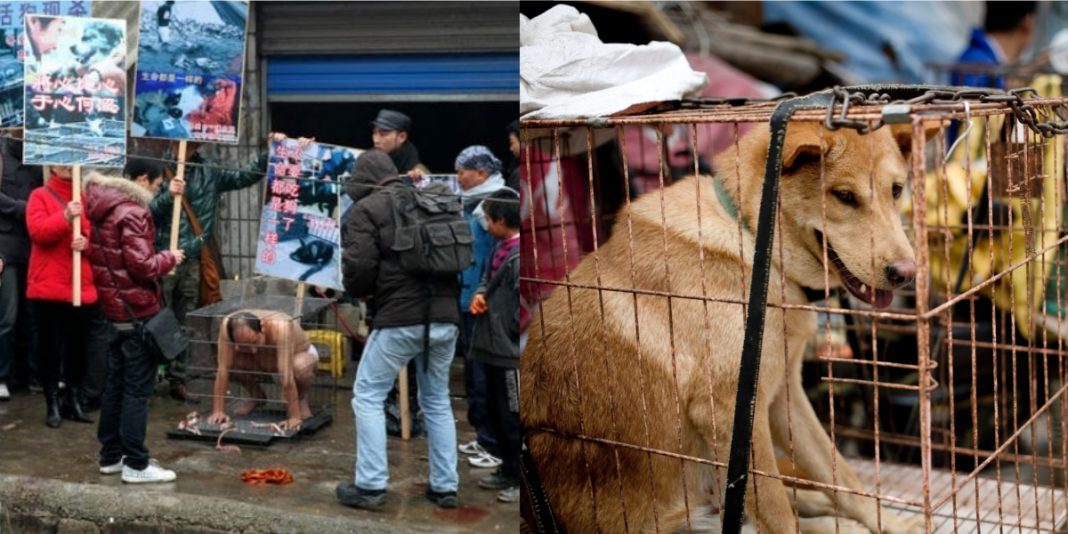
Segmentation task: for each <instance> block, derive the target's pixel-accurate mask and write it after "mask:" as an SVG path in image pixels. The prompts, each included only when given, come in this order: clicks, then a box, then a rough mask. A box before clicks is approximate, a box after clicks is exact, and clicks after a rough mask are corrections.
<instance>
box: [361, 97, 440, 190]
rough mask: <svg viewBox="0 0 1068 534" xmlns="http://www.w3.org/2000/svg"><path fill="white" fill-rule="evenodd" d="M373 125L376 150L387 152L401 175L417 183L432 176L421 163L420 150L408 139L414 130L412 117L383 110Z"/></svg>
mask: <svg viewBox="0 0 1068 534" xmlns="http://www.w3.org/2000/svg"><path fill="white" fill-rule="evenodd" d="M371 125H372V126H373V128H372V130H371V136H372V139H373V140H374V144H375V150H378V151H381V152H385V153H386V154H387V155H388V156H389V159H391V160H393V165H394V166H396V167H397V171H398V172H399V173H400V174H405V175H407V176H408V178H410V179H412V180H413V181H416V182H418V181H419V180H420V179H422V177H423V175H424V174H430V169H427V168H426V165H423V164H422V162H420V161H419V149H417V148H415V145H414V144H412V142H411V140H410V139H408V132H409V131H410V130H411V128H412V119H411V117H409V116H407V115H405V114H403V113H401V112H399V111H394V110H392V109H383V110H380V111H379V112H378V116H377V117H375V120H373V121H371Z"/></svg>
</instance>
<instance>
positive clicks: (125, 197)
mask: <svg viewBox="0 0 1068 534" xmlns="http://www.w3.org/2000/svg"><path fill="white" fill-rule="evenodd" d="M150 200H152V193H150V192H149V191H148V190H146V189H145V188H143V187H141V186H139V185H137V184H136V183H134V182H132V181H130V180H126V179H123V178H107V177H104V176H100V175H93V176H91V177H90V178H89V180H88V182H87V184H86V193H85V215H86V217H87V218H88V219H89V221H90V222H91V223H92V225H93V246H92V247H90V249H89V262H90V263H91V264H92V266H93V280H94V282H95V283H96V287H97V291H98V292H99V293H100V302H101V303H102V304H103V307H104V314H105V315H107V317H108V319H109V320H111V321H113V322H120V323H128V322H130V314H129V312H127V310H126V307H125V306H124V305H123V301H125V302H126V303H127V304H129V305H130V308H132V310H133V313H134V315H136V316H137V318H138V319H144V318H147V317H151V316H153V315H155V314H156V313H157V312H158V311H159V310H160V307H161V306H162V302H161V296H160V291H159V290H158V286H157V281H158V280H159V279H160V278H161V277H163V275H164V274H167V273H168V272H170V270H171V269H173V268H174V266H175V264H176V263H177V261H176V258H175V256H174V254H173V253H171V252H170V251H164V252H159V253H157V252H156V247H155V243H154V241H155V238H156V225H155V223H153V222H152V214H151V213H150V212H149V211H148V203H149V201H150ZM109 266H110V267H111V269H110V271H109V270H108V267H109Z"/></svg>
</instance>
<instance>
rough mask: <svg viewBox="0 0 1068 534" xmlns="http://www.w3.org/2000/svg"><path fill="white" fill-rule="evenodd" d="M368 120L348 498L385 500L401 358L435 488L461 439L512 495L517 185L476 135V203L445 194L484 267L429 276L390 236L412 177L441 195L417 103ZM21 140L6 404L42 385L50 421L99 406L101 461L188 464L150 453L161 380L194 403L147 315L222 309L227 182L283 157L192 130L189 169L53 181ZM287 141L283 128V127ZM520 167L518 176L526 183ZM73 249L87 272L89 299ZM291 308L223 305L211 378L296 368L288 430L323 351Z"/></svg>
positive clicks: (516, 444) (3, 313) (7, 222)
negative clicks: (453, 393)
mask: <svg viewBox="0 0 1068 534" xmlns="http://www.w3.org/2000/svg"><path fill="white" fill-rule="evenodd" d="M371 126H372V128H373V140H374V148H375V149H374V150H369V151H366V152H364V153H363V154H361V155H360V156H359V157H358V159H357V161H356V163H355V166H354V169H353V171H352V174H351V177H350V178H349V181H348V182H347V183H346V184H344V190H345V193H346V194H348V195H349V196H350V197H351V198H352V200H353V201H354V205H353V207H352V208H351V209H349V211H348V212H346V213H344V214H342V217H343V221H342V225H343V228H344V230H343V232H342V246H343V249H344V252H343V263H342V272H343V275H344V285H345V288H346V290H347V297H349V298H354V299H366V301H367V302H368V304H369V307H370V308H371V309H372V310H373V314H372V315H371V316H370V317H371V319H370V325H369V326H370V335H369V336H368V338H367V340H366V344H365V347H364V349H363V352H362V355H360V359H359V360H360V361H359V366H358V368H357V374H356V380H355V383H354V386H353V400H352V406H353V410H354V412H355V417H356V428H357V435H356V444H357V446H356V470H355V473H354V475H353V476H352V477H351V479H350V480H347V481H346V482H343V483H341V484H339V486H338V488H337V498H338V500H339V501H340V502H341V503H342V504H344V505H347V506H353V507H357V508H366V509H374V508H378V507H381V506H382V505H383V504H384V503H385V501H386V488H387V483H388V477H389V473H388V462H387V459H386V440H387V438H386V436H387V430H390V432H389V433H393V430H394V429H393V428H392V426H397V425H387V419H389V418H390V417H392V418H393V419H396V417H395V414H396V413H397V411H396V410H391V406H390V403H389V402H387V398H388V397H390V391H391V389H393V388H394V385H395V382H396V379H397V376H398V373H399V371H400V369H401V368H403V367H405V366H409V365H410V366H411V367H410V368H411V373H410V375H411V377H412V382H413V383H412V386H413V387H412V388H411V389H412V400H413V402H414V403H415V405H417V406H418V407H419V408H420V412H421V413H419V414H418V416H417V417H416V420H417V421H421V424H422V425H423V426H424V428H425V432H426V434H427V438H428V442H429V449H430V454H429V459H430V462H429V463H430V477H429V483H428V485H427V491H426V496H427V498H428V499H429V500H430V501H432V502H434V503H435V504H437V505H438V506H440V507H444V508H451V507H456V506H457V505H458V496H457V490H458V480H459V477H458V470H457V469H458V468H457V462H458V457H459V454H460V453H462V454H464V455H466V456H467V458H468V461H469V462H470V463H471V465H473V466H476V467H484V468H494V469H495V470H494V471H492V472H491V473H490V474H488V475H487V476H485V477H483V478H482V479H480V480H479V482H478V485H479V486H480V487H482V488H484V489H487V490H495V491H497V492H498V494H497V497H498V499H499V500H501V501H503V502H515V501H517V500H518V497H519V488H518V486H519V483H518V480H519V468H518V459H519V450H520V441H519V440H520V434H519V396H518V367H519V346H518V343H519V292H518V284H519V282H518V280H519V194H518V192H517V190H516V189H515V188H514V187H509V186H508V185H506V180H505V176H504V175H503V174H502V173H503V172H504V168H503V165H502V163H501V160H500V159H498V158H497V157H496V156H495V155H494V154H493V153H492V152H491V151H490V150H489V149H488V148H486V147H484V146H481V145H476V146H471V147H468V148H466V149H464V150H463V151H462V152H461V153H460V154H459V155H458V156H457V157H456V162H455V171H456V173H457V175H458V182H459V187H460V189H461V195H460V198H456V195H454V194H451V195H444V196H442V198H443V200H442V202H443V203H447V202H452V203H454V204H455V205H456V206H457V209H456V210H455V211H456V217H457V221H458V223H459V224H461V225H466V228H467V229H468V230H469V231H470V234H471V235H472V236H473V237H472V240H471V241H472V243H471V245H470V248H471V252H470V254H471V256H472V257H473V259H474V261H473V262H472V263H471V264H470V265H469V266H467V267H466V268H465V269H463V271H462V272H456V273H453V274H452V275H448V274H446V275H431V276H419V275H416V274H413V272H412V271H410V270H408V269H407V268H406V267H405V266H403V265H401V262H400V261H399V257H398V253H397V252H396V251H395V250H394V248H393V245H394V243H393V241H394V233H395V230H396V227H397V226H398V225H399V224H400V223H399V222H398V221H397V220H396V217H398V216H399V215H397V213H396V210H395V209H394V206H393V205H392V204H391V202H392V198H393V197H394V196H396V195H398V194H402V193H404V192H406V191H416V190H422V189H427V190H430V189H431V188H430V187H428V186H427V182H429V181H428V180H424V176H426V175H427V174H429V170H428V169H427V167H426V166H425V165H423V164H422V163H421V162H420V161H419V153H418V150H417V149H416V147H415V146H414V144H412V142H411V140H410V139H409V138H408V133H409V131H410V128H411V119H410V118H409V117H408V116H407V115H405V114H403V113H401V112H398V111H393V110H381V111H380V112H379V114H378V116H377V117H376V119H375V120H374V121H373V122H372V125H371ZM16 133H17V132H16ZM506 133H508V134H509V135H510V137H512V138H515V139H516V142H515V143H513V144H514V145H515V146H514V147H513V149H512V151H513V155H515V154H516V152H518V142H517V139H518V138H517V131H516V128H515V127H509V129H508V131H507V132H506ZM19 137H20V136H18V135H12V136H8V137H4V138H2V139H0V156H2V161H0V168H2V180H0V186H2V189H0V400H8V399H10V397H11V390H12V389H14V390H16V391H21V390H29V391H30V392H33V391H35V390H36V391H40V392H42V393H43V397H44V399H45V403H44V404H45V418H44V423H45V425H46V426H47V427H49V428H57V427H59V426H61V425H62V424H63V421H64V420H68V421H74V422H78V423H93V422H94V416H93V415H92V412H94V411H96V410H97V409H99V414H98V415H96V416H95V418H96V422H97V438H98V441H99V442H100V453H99V471H100V473H102V474H121V478H122V480H123V481H124V482H129V483H152V482H169V481H173V480H175V479H176V478H177V474H176V473H175V472H174V471H172V470H169V469H166V468H164V467H163V466H161V465H160V464H159V463H158V462H156V461H155V460H151V459H150V455H149V451H148V448H147V445H146V437H145V436H146V428H147V422H148V405H149V400H150V398H151V397H152V395H153V393H154V391H155V389H156V385H157V383H158V382H160V381H162V380H166V381H167V382H169V386H170V387H169V393H170V395H171V396H172V397H173V398H175V399H178V400H185V399H187V398H188V397H189V395H190V393H189V391H188V389H187V387H186V380H187V376H186V371H185V366H186V362H187V357H188V355H187V354H186V355H182V356H179V357H178V358H175V359H174V360H173V361H171V362H169V364H167V365H164V363H165V362H162V361H160V360H159V358H158V357H157V356H155V355H154V354H153V350H152V348H151V347H150V346H149V345H148V344H147V343H146V340H145V338H144V336H143V335H141V334H140V333H139V328H140V326H139V325H140V324H141V323H143V322H145V321H147V320H149V319H151V318H152V317H154V316H155V315H156V314H158V313H160V312H161V310H163V309H164V308H170V309H171V310H173V312H174V313H175V315H176V316H177V317H178V318H179V319H182V318H184V316H185V315H186V314H187V313H189V312H190V311H192V310H193V309H195V308H197V307H198V306H200V305H203V304H205V303H210V300H209V301H208V302H205V298H204V297H205V295H204V289H203V283H204V282H205V281H206V278H207V276H206V275H205V274H203V273H202V272H201V264H202V261H201V257H202V256H203V252H204V249H203V247H205V246H207V244H209V243H211V242H212V240H213V239H214V237H215V234H216V215H217V211H218V203H219V200H220V195H221V194H222V193H225V192H227V191H233V190H238V189H242V188H246V187H250V186H253V185H256V184H257V183H259V182H260V180H262V179H263V177H264V176H265V173H264V169H265V166H266V162H267V154H266V153H265V154H262V155H261V156H260V157H259V158H258V159H257V161H256V162H254V163H252V164H251V165H250V166H249V167H247V168H245V169H242V170H220V166H218V165H214V164H212V163H211V162H207V161H206V160H205V159H204V158H203V157H202V156H201V155H200V148H201V145H200V144H199V143H192V142H191V143H189V144H188V150H187V153H186V157H185V161H186V163H191V164H192V165H187V166H186V167H185V172H184V176H183V178H178V177H176V176H174V169H173V168H172V167H169V166H166V165H163V164H161V163H160V161H167V160H169V159H171V158H169V157H167V156H166V155H165V156H164V157H163V158H161V159H156V158H152V157H147V156H146V157H138V156H136V155H132V156H130V157H128V159H127V165H126V168H125V169H124V173H123V176H122V177H110V176H104V175H102V174H98V173H89V174H88V175H87V176H84V177H83V179H82V183H83V185H84V189H83V190H82V191H81V194H80V195H75V189H74V187H73V181H72V175H73V172H74V169H73V168H72V167H64V166H51V167H47V168H46V169H47V173H48V177H47V180H45V176H44V172H43V170H42V168H41V167H37V166H26V165H23V164H22V163H21V161H22V154H21V150H22V146H21V143H20V142H19V141H18V140H17V139H18V138H19ZM271 139H273V140H276V141H280V140H283V139H285V136H284V135H283V134H277V133H272V134H271ZM300 141H301V142H308V141H310V140H309V139H305V138H301V139H300ZM516 168H517V167H516V166H515V165H513V166H512V168H511V169H510V172H508V174H509V175H510V177H511V178H514V177H515V176H516V174H517V173H516V172H515V170H516ZM450 197H451V200H449V198H450ZM176 202H180V203H181V216H180V219H179V220H180V223H179V226H178V229H177V230H178V245H177V247H174V248H171V247H170V246H169V241H170V231H171V228H170V220H171V214H172V212H173V210H174V209H175V203H176ZM75 252H77V253H79V254H75ZM74 258H78V259H77V260H75V259H74ZM75 261H78V262H79V263H80V265H79V267H80V272H81V278H80V284H79V286H80V293H79V294H78V297H79V298H77V299H76V298H75V293H74V292H75V284H74V281H73V276H74V272H75ZM275 314H276V312H270V311H267V310H243V311H241V312H238V313H235V314H233V315H231V316H228V317H226V318H225V319H224V323H225V324H224V325H223V327H222V328H220V333H219V356H218V358H219V362H220V366H219V376H218V377H217V380H216V386H215V390H216V393H218V390H219V389H220V388H222V390H223V391H225V389H226V387H227V383H228V382H227V378H228V371H229V370H230V369H231V368H233V369H239V368H242V367H250V366H251V367H257V368H260V369H268V368H270V369H274V371H276V372H279V373H281V372H282V371H283V370H287V371H288V374H286V373H283V374H286V379H285V380H287V381H285V383H284V384H282V386H283V389H284V390H285V391H286V392H287V394H288V389H287V388H288V387H289V386H292V392H293V398H294V400H296V401H297V402H292V403H291V406H290V412H289V415H288V419H287V420H286V421H284V422H282V423H281V424H282V425H283V426H284V427H286V428H293V429H296V428H299V427H300V424H301V421H302V420H303V419H306V418H307V417H309V416H310V412H309V410H308V409H307V402H306V392H307V387H308V386H309V385H310V383H311V381H310V380H309V379H308V378H309V376H313V375H314V369H315V366H316V365H317V363H318V356H317V353H316V352H315V348H314V346H311V345H310V344H309V343H308V341H307V337H306V336H305V335H304V334H303V332H302V331H301V329H300V327H299V325H298V324H296V323H293V322H292V319H291V318H287V320H288V321H290V323H289V324H290V325H291V326H286V321H283V320H276V319H277V318H276V317H275V316H274V315H275ZM276 323H277V324H276ZM272 336H273V337H272ZM279 340H284V343H283V341H279ZM283 344H284V345H286V347H287V350H281V349H277V350H276V351H275V352H274V354H276V355H277V358H276V359H272V360H271V361H266V360H264V361H258V360H262V359H263V358H261V356H263V354H264V353H263V352H259V353H258V352H257V348H256V347H258V346H260V345H264V346H272V347H273V346H274V345H279V346H281V345H283ZM289 348H291V349H292V350H288V349H289ZM283 354H284V355H286V356H283ZM457 356H459V357H460V358H462V359H463V361H464V364H463V366H464V385H465V390H466V397H467V401H468V420H469V421H470V422H471V424H472V425H473V426H474V428H475V430H476V436H477V438H476V439H475V440H473V441H471V442H469V443H458V442H457V432H456V424H455V420H454V419H453V409H452V403H451V400H450V391H449V371H450V368H451V366H452V363H453V360H454V358H455V357H457ZM290 357H292V359H293V360H292V361H290V359H289V358H290ZM224 360H225V361H224ZM246 360H247V361H246ZM252 360H256V361H252ZM283 360H285V361H284V362H283ZM297 360H299V361H297ZM293 362H297V364H294V363H293ZM300 362H304V363H306V365H305V364H302V363H300ZM309 362H310V363H309ZM224 364H225V365H224ZM233 376H234V377H235V378H237V379H238V382H240V383H241V385H242V386H244V387H245V388H246V389H249V391H250V394H253V393H254V392H253V391H252V390H253V389H255V388H258V387H259V386H258V384H247V383H246V382H247V381H245V380H241V379H240V377H239V373H235V374H234V375H233ZM290 382H291V383H290ZM216 397H221V396H219V395H216ZM253 397H255V395H254V394H253ZM393 397H394V398H395V397H396V395H395V394H394V395H393ZM254 400H255V399H253V401H254ZM240 409H242V408H239V410H240ZM208 419H209V422H214V423H215V424H221V423H225V422H226V421H228V420H229V416H228V415H227V414H226V413H225V406H224V402H222V401H217V402H214V403H213V406H212V414H211V416H210V417H209V418H208ZM394 422H395V421H394Z"/></svg>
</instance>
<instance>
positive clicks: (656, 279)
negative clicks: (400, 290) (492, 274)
mask: <svg viewBox="0 0 1068 534" xmlns="http://www.w3.org/2000/svg"><path fill="white" fill-rule="evenodd" d="M1039 81H1040V84H1039V85H1036V89H1028V90H1023V91H1014V92H1011V93H1008V94H1006V93H1002V92H997V91H982V92H974V91H959V92H955V91H952V90H949V91H947V90H927V89H913V90H912V92H913V93H914V94H912V96H911V97H909V98H897V97H895V96H892V95H888V94H886V93H882V94H880V93H879V92H878V91H858V92H856V93H850V92H849V91H844V92H840V91H838V90H836V91H834V92H833V94H835V95H839V94H840V93H841V94H840V96H841V98H836V99H831V100H830V103H829V104H828V105H825V106H823V107H822V108H821V109H815V108H814V107H812V108H804V109H801V110H799V111H797V112H795V113H794V114H793V116H792V117H791V118H790V121H789V125H788V128H787V129H786V134H785V137H776V135H775V134H772V133H769V127H768V120H769V118H771V117H772V114H773V110H774V109H775V107H776V105H777V103H776V102H728V101H704V102H697V103H682V104H680V105H677V106H675V109H670V110H660V111H657V112H654V113H650V114H645V115H638V116H629V117H617V118H610V119H598V120H596V121H585V120H537V121H525V122H524V123H523V124H522V135H521V140H522V141H523V152H522V155H521V157H522V168H521V172H522V174H521V178H522V182H521V184H522V191H521V194H522V215H523V232H522V235H523V241H522V246H523V249H522V254H523V263H522V269H523V278H522V282H523V284H522V289H521V292H522V296H523V299H524V302H526V303H528V304H529V305H530V306H531V307H532V308H533V310H534V313H533V314H532V315H531V319H530V321H529V324H527V325H525V327H526V330H525V332H526V336H527V337H526V338H525V343H526V344H525V349H524V353H523V356H522V360H521V361H522V364H521V365H522V373H523V375H524V381H523V382H522V385H521V386H522V390H521V398H522V406H523V409H522V418H523V423H524V427H525V429H526V434H527V443H528V447H529V451H530V454H531V457H532V459H533V464H534V466H535V468H536V472H537V478H538V479H539V482H538V486H539V487H538V488H528V489H529V490H530V491H531V492H532V493H531V494H532V495H533V496H535V497H536V496H537V495H538V494H541V495H543V496H544V497H545V498H546V500H547V502H546V504H547V505H548V508H550V509H551V510H552V514H553V516H554V518H555V521H556V522H557V524H558V525H559V526H560V527H562V529H563V530H565V531H567V532H676V531H704V530H710V531H717V532H718V531H719V530H720V528H721V525H722V523H723V521H724V517H725V514H728V515H729V513H730V510H729V506H727V505H725V498H726V497H725V496H726V495H727V494H729V493H730V492H731V491H733V490H734V489H735V488H736V487H737V486H739V485H741V486H743V487H745V524H746V528H752V529H754V530H756V531H761V532H836V531H837V532H869V531H872V532H989V531H995V530H997V531H1003V532H1004V531H1012V532H1062V531H1064V529H1065V528H1066V525H1068V476H1065V463H1066V461H1068V429H1066V426H1068V412H1066V411H1065V406H1064V402H1065V400H1064V396H1065V390H1066V389H1068V366H1066V362H1065V356H1066V355H1068V349H1066V347H1065V343H1066V339H1068V306H1066V304H1065V295H1066V294H1068V279H1066V278H1065V276H1066V273H1068V268H1066V251H1068V245H1066V243H1068V237H1066V234H1065V230H1064V221H1065V217H1066V213H1065V207H1066V195H1065V158H1064V156H1065V136H1064V133H1065V131H1066V128H1065V117H1066V116H1068V114H1066V111H1068V99H1064V98H1061V97H1060V96H1059V95H1060V94H1061V90H1060V80H1059V78H1057V77H1055V76H1049V77H1044V78H1043V79H1041V80H1039ZM915 95H920V96H918V97H915ZM636 140H640V141H636ZM776 143H779V144H780V146H781V152H782V160H781V179H780V180H779V189H778V191H777V195H776V198H777V209H776V210H775V211H773V212H770V213H773V216H772V217H770V218H767V217H764V216H762V214H761V213H762V209H763V208H765V207H766V206H767V205H771V206H775V204H774V203H770V202H769V200H768V199H767V198H764V197H763V196H762V192H766V191H768V189H766V188H764V186H765V185H766V184H765V165H766V160H767V158H768V153H769V146H771V145H774V144H776ZM772 166H773V165H772V164H767V168H768V169H770V168H771V167H772ZM763 219H767V221H768V225H769V226H771V227H772V228H773V230H774V233H773V235H774V239H773V241H771V242H770V243H771V244H770V246H769V247H768V248H767V249H765V250H763V251H760V250H759V249H758V248H757V245H758V244H759V239H758V236H757V234H758V229H759V226H760V224H761V221H762V220H763ZM761 254H763V255H766V256H768V259H769V260H770V271H769V275H768V284H767V285H766V288H765V290H766V298H767V305H766V311H764V313H763V315H764V323H765V324H764V329H763V334H762V335H759V336H758V338H759V341H760V342H761V343H762V357H761V358H760V359H759V360H758V361H759V369H758V378H759V382H758V384H759V386H758V388H757V389H756V394H755V397H754V399H753V400H752V404H751V406H752V407H751V408H750V410H751V411H750V412H749V413H751V414H752V415H751V417H752V439H751V440H750V441H747V442H745V443H744V446H745V447H744V450H743V454H744V457H743V459H748V469H747V473H748V477H747V478H741V479H738V478H732V479H728V477H727V467H728V462H729V460H730V457H731V456H732V447H731V444H732V438H734V437H735V435H734V433H733V432H732V431H733V429H734V428H735V427H734V425H736V424H737V423H736V419H735V418H734V417H735V413H736V412H735V409H736V404H737V403H738V402H740V399H737V398H736V394H737V392H738V391H739V389H740V385H739V369H740V366H741V364H742V361H741V360H742V349H743V345H744V344H745V343H746V339H745V332H746V326H747V322H748V321H749V320H750V319H751V315H752V314H753V310H751V309H749V303H750V302H751V300H750V299H751V297H753V294H752V293H753V292H754V291H760V290H761V289H760V288H759V286H758V285H757V283H756V282H755V281H754V278H755V277H754V263H755V258H759V257H760V256H761ZM758 311H759V310H758ZM758 350H760V349H758ZM742 411H745V410H744V409H743V410H742ZM528 482H529V481H528ZM528 485H529V484H528ZM541 490H543V491H541ZM532 499H533V497H532Z"/></svg>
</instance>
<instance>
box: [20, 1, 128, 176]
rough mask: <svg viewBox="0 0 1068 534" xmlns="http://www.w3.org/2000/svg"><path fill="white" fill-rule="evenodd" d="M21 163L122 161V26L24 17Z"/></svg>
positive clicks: (107, 164) (109, 164)
mask: <svg viewBox="0 0 1068 534" xmlns="http://www.w3.org/2000/svg"><path fill="white" fill-rule="evenodd" d="M25 52H26V61H25V63H24V69H25V70H24V73H23V75H24V77H25V80H26V82H25V91H26V93H25V97H24V103H23V104H24V108H23V109H24V112H25V114H26V132H25V135H26V143H25V148H24V150H23V156H22V160H23V163H25V164H27V165H48V164H53V165H93V166H99V167H122V166H123V165H124V164H125V162H126V21H124V20H112V19H94V18H83V17H51V16H43V15H26V50H25Z"/></svg>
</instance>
